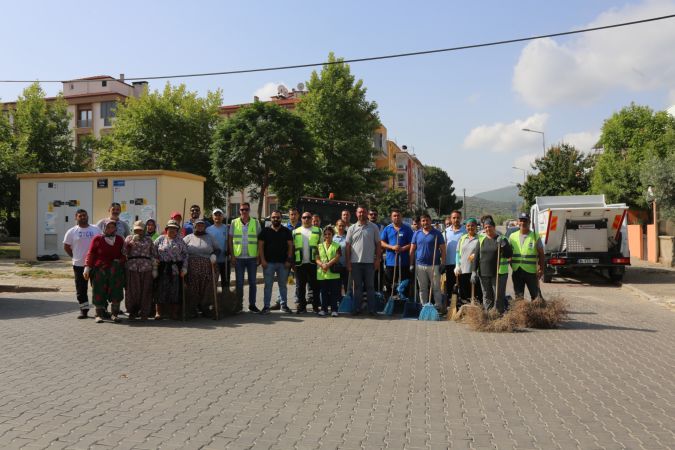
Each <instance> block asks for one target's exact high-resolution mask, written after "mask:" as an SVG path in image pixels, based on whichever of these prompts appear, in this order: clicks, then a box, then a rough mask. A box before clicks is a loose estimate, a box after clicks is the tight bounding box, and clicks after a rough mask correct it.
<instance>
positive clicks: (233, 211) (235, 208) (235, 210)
mask: <svg viewBox="0 0 675 450" xmlns="http://www.w3.org/2000/svg"><path fill="white" fill-rule="evenodd" d="M239 206H241V203H230V214H229V216H230V217H239Z"/></svg>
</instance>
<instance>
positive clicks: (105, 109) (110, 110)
mask: <svg viewBox="0 0 675 450" xmlns="http://www.w3.org/2000/svg"><path fill="white" fill-rule="evenodd" d="M116 109H117V102H116V101H111V102H101V119H103V125H104V126H106V127H109V126H111V125H112V119H114V118H115V110H116Z"/></svg>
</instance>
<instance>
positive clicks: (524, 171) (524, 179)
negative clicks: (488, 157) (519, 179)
mask: <svg viewBox="0 0 675 450" xmlns="http://www.w3.org/2000/svg"><path fill="white" fill-rule="evenodd" d="M511 168H512V169H516V170H522V171H523V184H525V182H526V181H527V170H525V169H521V168H520V167H516V166H513V167H511Z"/></svg>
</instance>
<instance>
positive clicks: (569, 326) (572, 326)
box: [559, 320, 657, 333]
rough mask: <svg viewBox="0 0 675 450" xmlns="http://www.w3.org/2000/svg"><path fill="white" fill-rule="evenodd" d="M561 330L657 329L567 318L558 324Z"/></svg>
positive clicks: (649, 331) (654, 331)
mask: <svg viewBox="0 0 675 450" xmlns="http://www.w3.org/2000/svg"><path fill="white" fill-rule="evenodd" d="M559 329H561V330H613V331H643V332H645V333H656V332H657V330H651V329H649V328H632V327H622V326H619V325H605V324H602V323H592V322H584V321H578V320H569V321H566V322H563V323H562V324H561V326H560V328H559Z"/></svg>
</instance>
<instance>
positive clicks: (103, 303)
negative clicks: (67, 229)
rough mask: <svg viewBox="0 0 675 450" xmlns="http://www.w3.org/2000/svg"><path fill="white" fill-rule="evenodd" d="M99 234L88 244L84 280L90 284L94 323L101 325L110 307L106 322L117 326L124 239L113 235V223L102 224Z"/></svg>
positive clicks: (122, 271)
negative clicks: (110, 321)
mask: <svg viewBox="0 0 675 450" xmlns="http://www.w3.org/2000/svg"><path fill="white" fill-rule="evenodd" d="M102 225H103V234H102V235H98V236H96V237H95V238H94V240H92V241H91V244H90V246H89V252H88V253H87V257H86V259H85V263H84V264H85V268H84V274H83V275H84V278H85V279H86V280H89V279H90V278H91V280H92V283H91V284H92V287H93V292H94V295H93V300H94V301H93V303H94V306H95V307H96V318H95V319H96V323H101V322H103V316H104V314H105V310H106V308H107V307H108V303H110V318H111V319H112V321H113V322H119V318H118V316H119V313H120V302H121V301H122V297H123V296H124V260H125V258H124V254H123V253H122V247H123V246H124V238H122V237H121V236H119V235H117V234H116V230H117V224H116V223H115V221H113V220H106V221H104V222H103V224H102Z"/></svg>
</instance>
